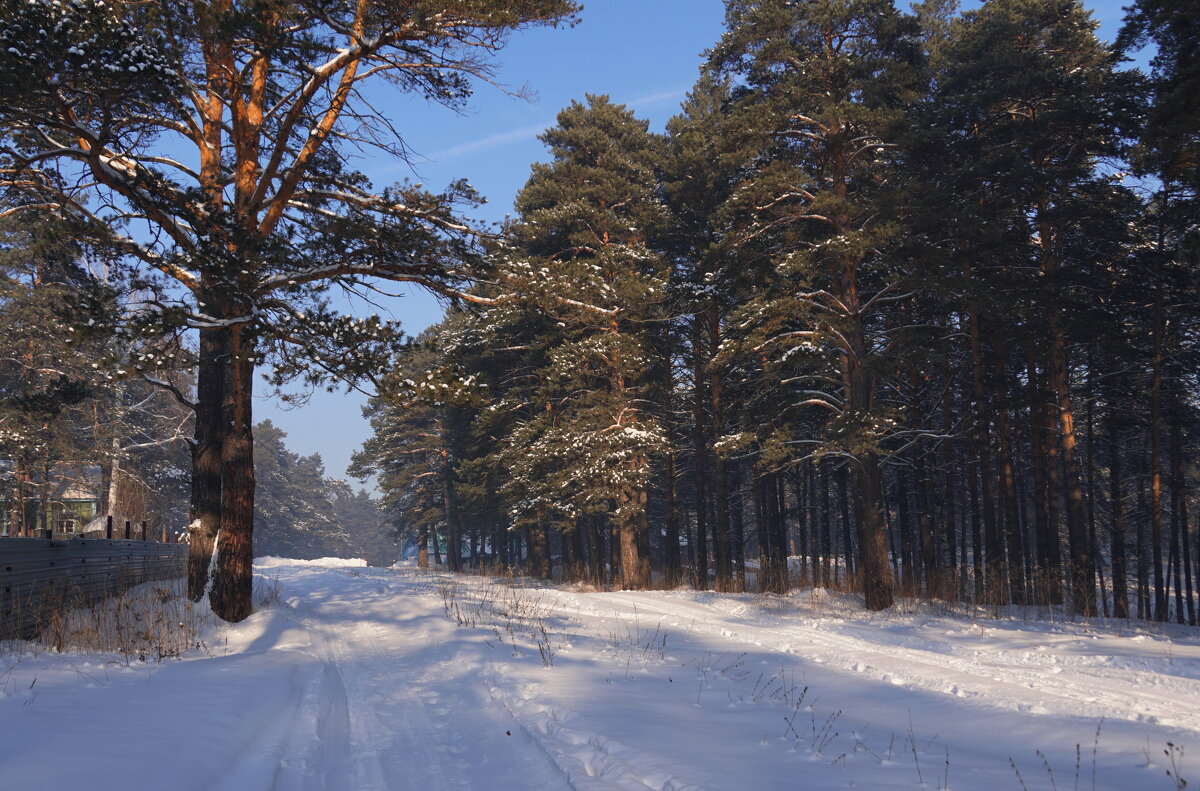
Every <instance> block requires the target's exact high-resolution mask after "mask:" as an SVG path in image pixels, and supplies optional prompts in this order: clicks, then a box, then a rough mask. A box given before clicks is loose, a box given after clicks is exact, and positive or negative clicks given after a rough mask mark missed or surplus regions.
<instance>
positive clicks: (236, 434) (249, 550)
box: [209, 324, 255, 623]
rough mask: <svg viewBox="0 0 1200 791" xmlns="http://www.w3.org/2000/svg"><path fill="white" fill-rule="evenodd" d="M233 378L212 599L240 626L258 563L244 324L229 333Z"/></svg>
mask: <svg viewBox="0 0 1200 791" xmlns="http://www.w3.org/2000/svg"><path fill="white" fill-rule="evenodd" d="M228 380H229V381H228V383H227V386H226V388H225V392H226V399H225V402H226V409H225V410H224V413H225V415H224V416H225V417H226V419H227V431H226V433H225V436H224V442H223V443H222V447H221V521H220V532H219V534H218V536H217V548H216V554H217V559H216V563H215V564H214V570H213V579H212V592H211V594H210V595H209V601H210V602H211V604H212V610H213V613H214V614H215V615H216V616H217V617H218V618H221V619H222V620H225V621H230V622H233V623H236V622H238V621H242V620H245V619H246V618H247V617H248V616H249V615H250V610H251V594H252V583H253V563H254V546H253V529H254V486H255V481H254V435H253V411H252V406H253V385H254V340H253V336H252V334H251V332H250V330H249V328H248V327H247V325H244V324H239V325H235V326H233V327H232V328H231V329H230V331H229V363H228Z"/></svg>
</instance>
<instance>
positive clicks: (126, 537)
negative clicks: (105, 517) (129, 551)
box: [125, 519, 131, 541]
mask: <svg viewBox="0 0 1200 791" xmlns="http://www.w3.org/2000/svg"><path fill="white" fill-rule="evenodd" d="M130 527H131V526H130V524H129V520H128V519H126V520H125V540H126V541H128V540H129V534H130V532H131V529H130Z"/></svg>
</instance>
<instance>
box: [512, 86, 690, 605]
mask: <svg viewBox="0 0 1200 791" xmlns="http://www.w3.org/2000/svg"><path fill="white" fill-rule="evenodd" d="M541 139H542V140H543V142H545V143H546V145H547V146H548V147H549V148H550V150H551V153H552V154H553V160H552V161H551V162H550V163H549V164H547V165H535V166H534V168H533V174H532V175H531V176H530V178H529V181H528V182H527V183H526V185H525V187H524V188H523V189H522V190H521V192H520V194H519V195H518V197H517V204H516V206H517V211H518V213H519V216H518V219H517V220H516V221H515V223H514V224H513V225H512V227H511V228H509V229H508V231H509V237H510V240H511V241H510V242H509V247H508V248H507V249H505V250H503V251H502V252H501V253H500V254H499V255H500V258H499V261H498V263H497V270H498V273H499V275H500V278H501V283H502V285H503V288H504V289H505V290H506V292H508V293H511V294H515V295H520V297H519V300H520V301H521V302H522V303H523V304H525V305H527V306H528V308H527V309H529V310H536V311H542V312H544V313H545V314H546V315H547V316H549V317H550V318H551V319H553V320H554V321H555V322H556V323H557V324H559V325H561V327H562V329H563V332H562V333H561V334H560V335H559V337H558V338H557V339H556V342H555V343H554V344H553V346H551V347H550V348H548V349H547V351H546V353H545V356H546V365H545V366H544V367H543V368H541V369H539V370H538V371H537V374H536V376H537V386H536V387H535V388H533V389H532V390H530V391H529V393H528V396H527V397H528V398H529V399H530V402H531V404H532V407H533V408H531V409H530V410H529V412H528V417H527V418H526V420H525V421H524V422H523V423H522V424H521V425H519V426H518V427H516V429H515V430H514V432H513V434H512V435H511V436H510V437H509V438H508V440H507V442H508V445H509V450H508V455H509V459H510V463H509V469H510V470H511V472H512V476H513V481H512V483H511V484H510V490H511V491H512V492H513V493H514V495H516V496H515V498H514V499H515V500H516V502H515V504H514V506H513V517H514V519H515V520H516V521H517V522H518V523H529V524H533V525H535V526H543V525H544V523H546V522H549V523H550V524H553V525H556V526H560V527H565V528H567V529H570V528H571V527H572V526H573V525H574V523H575V521H576V520H577V518H579V517H581V516H586V515H589V514H603V513H608V514H609V515H610V518H611V520H612V522H613V525H614V529H615V530H616V532H617V537H618V540H619V544H620V569H621V584H622V586H623V587H626V588H645V587H648V586H649V584H650V566H649V557H648V553H647V547H648V533H647V531H648V524H647V503H648V489H649V485H650V480H651V475H652V460H653V458H654V457H655V456H656V455H658V454H661V453H663V452H664V451H665V449H666V444H665V437H664V436H663V433H662V428H661V425H660V424H659V422H658V421H657V420H656V419H655V417H654V415H653V414H652V411H651V410H650V409H648V405H647V402H646V391H647V388H648V387H649V386H650V385H651V382H650V381H649V380H648V377H647V370H648V368H649V367H650V359H649V355H650V353H651V348H650V344H649V343H648V340H647V332H648V328H649V327H650V326H651V325H653V324H654V323H657V322H661V321H662V319H663V317H662V311H661V310H660V306H662V305H663V303H664V302H665V300H666V296H667V293H666V292H667V268H666V265H665V262H664V260H663V259H662V257H661V256H660V255H659V254H658V253H656V252H654V250H653V249H652V248H651V247H650V246H649V244H648V242H649V239H650V237H651V236H652V235H653V234H654V233H655V231H656V229H657V228H658V227H660V226H661V225H662V223H663V221H664V219H665V217H666V212H665V208H664V207H663V204H662V202H661V200H660V199H659V197H658V195H657V193H656V190H655V167H656V165H657V163H658V162H659V161H660V159H661V145H660V143H659V141H658V140H657V139H655V138H654V137H652V136H651V135H649V134H648V132H647V124H646V122H644V121H639V120H638V119H636V118H634V117H633V115H632V113H630V112H629V111H628V110H627V109H625V108H624V107H623V106H620V105H614V104H612V103H610V102H609V101H608V99H607V98H606V97H602V96H589V97H588V98H587V103H586V104H583V103H579V102H575V103H572V104H571V105H570V106H569V107H567V108H566V109H565V110H563V111H562V112H561V113H559V116H558V123H557V125H556V126H555V127H553V128H551V129H549V130H547V131H546V132H545V133H544V134H543V135H542V137H541Z"/></svg>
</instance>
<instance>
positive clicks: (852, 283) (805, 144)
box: [712, 0, 921, 609]
mask: <svg viewBox="0 0 1200 791" xmlns="http://www.w3.org/2000/svg"><path fill="white" fill-rule="evenodd" d="M727 24H728V27H729V30H728V32H727V33H726V34H725V35H724V37H723V38H722V40H721V42H720V43H719V44H718V45H717V46H716V47H715V48H714V50H713V54H712V63H713V65H714V66H715V67H716V68H718V69H721V70H722V71H723V72H725V73H729V74H731V75H737V76H738V77H739V78H740V79H742V80H744V81H745V83H746V84H747V90H746V92H745V96H744V98H743V99H742V102H741V108H740V111H739V112H740V114H741V121H740V123H741V124H742V125H743V126H745V127H748V128H754V129H760V130H771V133H770V137H767V138H765V139H764V141H763V144H762V145H763V153H762V155H761V156H760V162H761V164H760V166H759V167H757V168H756V169H755V171H754V172H753V174H752V176H751V177H750V178H749V179H748V183H747V185H746V187H745V188H744V189H743V190H741V191H740V194H739V196H738V197H739V201H740V209H741V212H742V215H743V217H744V218H745V220H746V221H747V222H748V226H747V228H746V229H745V230H744V231H743V234H744V237H745V239H746V241H747V243H751V242H754V243H761V244H766V245H769V246H770V249H771V256H772V258H773V259H774V262H775V265H776V267H777V276H778V277H777V281H776V288H775V289H774V290H773V292H772V293H771V294H770V296H769V297H762V298H760V299H759V300H757V301H754V302H751V303H750V305H748V306H747V308H745V310H746V312H747V315H746V316H745V318H743V319H742V322H743V323H746V324H756V325H757V327H756V335H755V341H748V342H747V346H748V347H750V348H753V349H758V350H760V355H761V356H762V357H764V358H765V359H766V360H772V361H780V362H786V361H787V360H788V359H789V358H790V357H792V355H795V354H806V353H815V354H814V356H815V357H816V358H819V359H817V360H814V361H813V363H812V364H813V366H815V370H813V371H812V372H811V374H810V377H811V379H812V381H814V382H820V381H822V378H824V379H825V380H828V379H829V378H830V377H829V374H830V373H833V371H831V370H830V368H829V366H830V365H832V366H833V367H834V368H835V369H836V374H835V376H834V377H833V379H834V381H838V382H839V383H840V387H839V388H838V389H837V390H836V391H832V390H829V389H826V388H824V387H818V390H819V392H817V393H814V394H812V395H811V396H810V397H809V398H807V399H805V400H804V401H803V402H802V405H803V406H805V407H808V408H818V409H824V410H826V411H828V412H830V413H831V420H830V421H828V423H827V425H826V448H827V450H828V452H832V453H837V454H839V455H841V456H844V457H847V458H849V459H853V463H852V468H853V482H854V486H853V488H854V497H855V506H856V508H855V510H856V512H857V513H858V514H859V531H860V535H859V551H860V554H861V557H860V561H861V562H860V566H861V573H862V578H863V589H864V592H865V595H866V605H867V607H868V608H870V609H884V608H886V607H889V606H890V605H891V603H892V579H891V573H890V571H889V568H888V553H887V545H886V532H885V531H886V523H885V521H884V511H883V475H882V470H881V467H880V458H881V454H882V449H881V447H880V440H881V438H882V437H883V436H884V434H886V432H887V431H888V427H889V425H890V424H891V421H892V418H891V417H890V415H889V414H888V412H887V411H886V410H885V409H881V405H880V404H879V403H878V398H877V396H878V392H879V390H878V387H879V385H878V380H879V376H880V373H881V371H882V370H883V367H882V366H881V364H880V362H879V360H878V354H879V351H880V349H881V348H883V347H884V346H885V345H886V342H885V341H884V340H883V337H882V336H881V335H880V334H879V331H880V330H881V329H882V327H881V325H880V324H879V322H878V319H877V317H876V316H875V314H874V309H875V307H876V306H877V305H878V304H880V303H879V300H880V299H885V298H886V297H887V292H888V291H890V290H891V288H892V286H893V285H894V284H893V283H892V282H890V278H889V277H888V263H887V261H886V259H885V258H884V256H883V253H882V252H881V251H882V250H884V249H885V248H886V247H887V246H888V244H889V243H890V241H891V239H892V238H893V237H894V236H895V234H896V233H897V227H896V225H895V223H894V222H892V221H891V217H892V216H894V208H891V207H889V206H888V204H887V199H888V191H889V186H890V179H891V178H894V177H895V174H896V173H897V172H898V170H897V160H898V158H897V155H896V149H897V143H896V138H897V137H898V135H899V132H900V127H901V124H902V122H903V121H904V118H905V114H904V109H905V106H906V103H908V102H911V101H913V99H914V97H915V93H914V92H915V91H916V89H917V80H918V78H919V64H920V58H921V53H920V49H919V46H918V43H917V35H916V33H917V29H916V26H915V24H913V22H912V20H911V19H910V18H908V17H905V16H903V15H901V14H899V13H897V12H896V10H895V9H894V8H893V7H892V4H891V3H890V2H886V1H885V0H879V1H867V2H849V1H847V2H822V3H807V4H802V5H797V4H793V3H787V2H755V3H750V2H745V3H743V2H731V3H730V4H729V6H728V12H727ZM754 315H757V316H760V317H761V318H757V319H755V318H754V317H753V316H754ZM822 360H824V361H825V362H822Z"/></svg>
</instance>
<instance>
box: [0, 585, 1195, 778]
mask: <svg viewBox="0 0 1200 791" xmlns="http://www.w3.org/2000/svg"><path fill="white" fill-rule="evenodd" d="M259 571H260V573H261V574H265V575H268V576H271V577H276V578H277V579H278V583H279V585H280V589H281V601H280V603H278V604H277V605H275V606H274V607H271V608H269V609H267V610H264V611H262V612H258V613H256V614H255V615H254V616H252V617H251V618H250V619H249V620H247V621H246V622H244V623H242V624H239V625H237V626H234V627H228V628H225V629H223V630H221V631H220V632H219V633H218V634H216V635H215V636H213V637H212V638H211V639H210V640H209V642H208V645H207V649H206V650H202V651H196V652H194V653H193V654H191V655H189V656H187V657H185V658H184V659H183V660H181V661H166V662H164V663H163V664H160V665H154V664H150V665H146V664H142V663H137V662H133V663H128V664H123V663H119V662H111V661H107V660H106V659H105V658H103V657H98V656H95V655H70V654H64V655H56V654H45V653H43V654H40V655H36V656H34V655H29V654H24V655H21V654H13V655H10V656H6V657H4V658H3V659H2V660H0V674H2V675H0V791H7V790H8V789H13V791H16V790H17V789H21V791H25V790H26V789H29V790H35V789H52V790H58V789H76V788H78V789H84V788H87V789H94V790H95V791H103V790H104V789H112V790H113V791H131V790H132V789H172V790H174V789H180V790H181V791H186V790H187V789H196V791H200V789H205V790H207V789H217V790H218V791H262V790H265V789H280V790H281V791H310V790H313V791H315V790H316V789H331V790H332V789H338V790H339V791H340V790H341V789H348V790H354V791H392V790H393V789H396V790H399V789H414V790H416V791H442V790H449V789H481V790H485V791H510V790H512V791H526V790H531V791H532V790H536V791H541V790H542V789H545V790H546V791H558V790H559V789H577V790H578V791H601V790H607V789H614V790H616V789H620V790H622V791H631V790H635V791H644V790H645V789H661V790H662V791H672V790H673V791H685V790H687V791H697V790H699V789H710V790H712V791H717V790H723V789H743V788H753V789H756V791H766V790H767V789H791V788H810V789H832V788H851V787H852V788H863V789H911V788H919V787H922V784H923V786H924V787H927V788H934V789H937V788H943V787H948V788H952V789H955V791H966V790H967V789H980V790H981V791H996V790H997V789H1000V790H1003V789H1013V790H1014V791H1019V789H1021V788H1022V785H1024V786H1025V787H1026V788H1028V789H1029V791H1034V790H1035V789H1039V788H1052V787H1057V788H1059V789H1068V788H1077V789H1092V788H1095V789H1118V790H1128V791H1134V790H1135V789H1136V790H1137V791H1141V789H1149V790H1150V791H1153V789H1163V790H1164V791H1169V789H1172V788H1175V787H1176V785H1175V783H1174V782H1173V781H1172V780H1171V778H1170V777H1168V776H1167V770H1169V769H1171V768H1172V766H1171V761H1170V758H1171V755H1170V753H1176V758H1177V760H1182V766H1181V769H1182V772H1181V773H1182V775H1183V777H1184V778H1187V777H1189V775H1190V776H1192V777H1193V778H1195V777H1200V760H1197V758H1198V757H1200V717H1197V716H1196V714H1195V712H1196V710H1197V707H1198V704H1200V639H1197V635H1196V634H1195V632H1194V631H1192V632H1187V631H1182V630H1178V631H1177V630H1173V629H1171V628H1166V629H1163V630H1159V631H1156V632H1153V633H1152V632H1148V631H1145V630H1131V629H1129V628H1128V627H1124V626H1122V627H1116V626H1104V627H1082V626H1078V625H1073V624H1045V623H1036V622H1021V621H978V622H975V623H972V622H970V621H967V620H962V619H958V618H949V617H934V616H931V615H924V616H922V615H895V614H891V615H889V614H883V615H867V614H863V613H859V612H856V611H854V610H853V609H851V605H849V604H848V603H847V602H845V601H843V600H841V599H838V598H836V597H828V596H824V595H820V594H812V593H808V592H805V593H800V594H796V595H794V596H790V597H755V596H718V595H715V594H707V593H695V592H685V591H674V592H653V593H629V592H624V593H580V592H574V591H566V590H560V589H541V588H537V587H532V586H515V587H513V586H507V585H503V584H499V583H496V582H490V581H488V580H483V579H478V578H469V577H457V578H452V577H449V576H445V575H438V574H427V573H419V572H417V571H415V570H413V569H398V570H384V569H368V568H352V567H344V566H343V567H335V566H330V567H326V566H321V565H316V564H305V563H298V562H295V563H294V562H287V561H273V562H271V563H269V564H267V565H264V566H262V567H260V569H259ZM1168 742H1170V743H1171V744H1173V745H1176V747H1175V748H1169V747H1168ZM1077 745H1078V747H1077ZM1180 746H1181V747H1182V748H1183V750H1184V753H1183V755H1182V758H1181V759H1180V758H1179V756H1178V753H1177V749H1178V747H1180ZM1164 750H1165V751H1167V753H1166V754H1165V753H1164ZM1192 768H1195V769H1196V771H1191V772H1189V769H1192ZM1018 774H1019V776H1018ZM1192 782H1193V783H1195V782H1196V780H1194V779H1193V780H1192Z"/></svg>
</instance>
